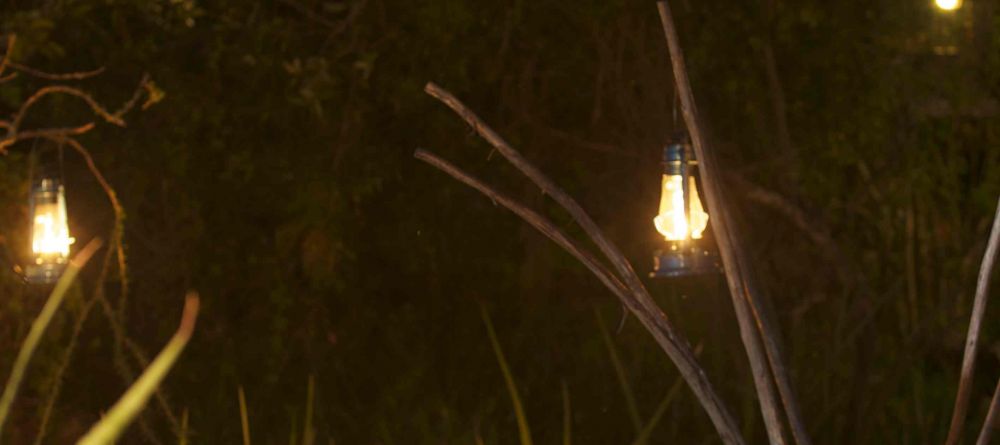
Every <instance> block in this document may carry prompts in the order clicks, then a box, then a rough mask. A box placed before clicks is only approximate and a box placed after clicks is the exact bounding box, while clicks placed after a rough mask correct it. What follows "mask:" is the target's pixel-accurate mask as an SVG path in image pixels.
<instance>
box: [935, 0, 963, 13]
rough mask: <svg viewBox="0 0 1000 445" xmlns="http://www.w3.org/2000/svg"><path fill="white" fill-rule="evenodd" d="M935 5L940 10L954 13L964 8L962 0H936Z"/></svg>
mask: <svg viewBox="0 0 1000 445" xmlns="http://www.w3.org/2000/svg"><path fill="white" fill-rule="evenodd" d="M934 4H935V5H937V7H938V9H941V10H944V11H954V10H956V9H958V8H961V7H962V0H934Z"/></svg>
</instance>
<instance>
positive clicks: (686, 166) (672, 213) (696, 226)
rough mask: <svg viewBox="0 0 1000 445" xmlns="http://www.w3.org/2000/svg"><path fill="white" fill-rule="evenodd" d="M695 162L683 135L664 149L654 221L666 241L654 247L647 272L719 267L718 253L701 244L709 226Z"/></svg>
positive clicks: (695, 271)
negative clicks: (653, 253)
mask: <svg viewBox="0 0 1000 445" xmlns="http://www.w3.org/2000/svg"><path fill="white" fill-rule="evenodd" d="M696 166H697V162H696V161H695V160H694V159H692V157H691V150H690V147H689V145H688V144H687V143H686V142H684V141H683V139H678V140H677V141H676V142H673V143H671V144H669V145H667V147H666V148H665V149H664V150H663V178H662V180H661V186H660V210H659V213H658V214H657V215H656V217H655V218H653V225H654V227H656V231H657V232H659V233H660V234H661V235H663V238H664V244H665V245H664V247H663V248H662V249H660V250H657V251H656V254H655V256H654V258H653V260H654V267H653V272H652V273H651V274H650V276H653V277H677V276H684V275H694V274H701V273H709V272H715V271H718V269H719V267H718V260H717V255H716V254H715V253H713V252H711V251H709V250H707V249H705V248H703V247H701V245H700V244H701V240H702V236H703V234H704V232H705V229H706V228H707V227H708V213H706V212H705V208H704V206H702V203H701V197H700V194H699V193H698V181H697V177H696V175H694V168H695V167H696Z"/></svg>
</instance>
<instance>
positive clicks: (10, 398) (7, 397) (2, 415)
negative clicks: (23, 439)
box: [0, 238, 103, 437]
mask: <svg viewBox="0 0 1000 445" xmlns="http://www.w3.org/2000/svg"><path fill="white" fill-rule="evenodd" d="M102 243H103V242H102V241H101V240H100V239H99V238H95V239H94V240H92V241H91V242H89V243H87V246H86V247H84V248H83V250H81V251H80V253H78V254H76V256H75V257H73V259H72V260H70V262H69V265H68V266H66V270H65V271H64V272H63V274H62V276H61V277H59V281H58V282H56V287H55V288H54V289H53V290H52V293H51V294H49V298H48V300H46V301H45V306H42V312H40V313H39V314H38V318H36V319H35V321H34V322H32V323H31V329H30V330H29V331H28V336H27V337H26V338H25V339H24V344H23V345H22V346H21V350H20V351H18V353H17V358H16V359H14V368H13V369H11V372H10V376H9V377H7V384H6V385H4V387H3V395H2V396H0V437H2V435H3V425H4V423H5V422H6V420H7V416H8V415H9V414H10V407H11V405H13V404H14V398H15V397H16V396H17V391H18V389H20V387H21V380H23V379H24V372H25V371H26V370H27V369H28V363H29V362H30V361H31V356H32V355H34V354H35V349H37V348H38V343H39V342H40V341H41V339H42V335H43V334H45V328H47V327H48V326H49V323H50V322H51V321H52V317H53V316H54V315H55V313H56V310H58V309H59V306H60V305H62V301H63V299H64V298H65V297H66V291H67V290H69V287H70V285H72V284H73V280H74V279H76V274H77V273H79V272H80V269H81V268H82V267H83V265H84V264H87V261H89V260H90V257H92V256H93V255H94V252H96V251H97V249H98V248H100V247H101V244H102Z"/></svg>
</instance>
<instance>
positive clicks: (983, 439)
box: [976, 381, 1000, 445]
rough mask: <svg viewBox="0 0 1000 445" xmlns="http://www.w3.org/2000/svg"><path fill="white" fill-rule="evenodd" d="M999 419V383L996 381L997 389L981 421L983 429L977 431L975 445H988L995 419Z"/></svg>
mask: <svg viewBox="0 0 1000 445" xmlns="http://www.w3.org/2000/svg"><path fill="white" fill-rule="evenodd" d="M998 418H1000V381H997V389H996V390H994V391H993V400H992V401H991V402H990V410H989V411H988V412H987V413H986V419H985V420H983V429H982V430H980V431H979V439H977V440H976V445H990V437H991V436H993V428H994V427H995V426H996V423H997V419H998Z"/></svg>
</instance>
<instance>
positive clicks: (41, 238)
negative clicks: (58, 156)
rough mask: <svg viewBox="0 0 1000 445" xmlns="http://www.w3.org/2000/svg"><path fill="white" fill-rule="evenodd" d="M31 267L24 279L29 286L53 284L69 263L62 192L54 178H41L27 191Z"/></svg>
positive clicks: (71, 239)
mask: <svg viewBox="0 0 1000 445" xmlns="http://www.w3.org/2000/svg"><path fill="white" fill-rule="evenodd" d="M29 199H30V205H31V211H30V214H31V264H28V265H27V267H26V268H25V278H26V279H27V280H28V282H31V283H40V284H47V283H53V282H55V281H56V279H58V278H59V275H60V274H61V273H62V271H63V269H64V268H65V267H66V263H67V262H68V261H69V246H70V245H71V244H73V242H74V241H75V240H74V239H73V238H72V237H70V236H69V221H68V220H67V218H66V192H65V190H64V189H63V185H62V181H60V180H59V179H58V178H57V177H55V176H46V177H42V178H41V179H40V180H39V181H37V182H34V184H33V185H32V188H31V196H30V198H29Z"/></svg>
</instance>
